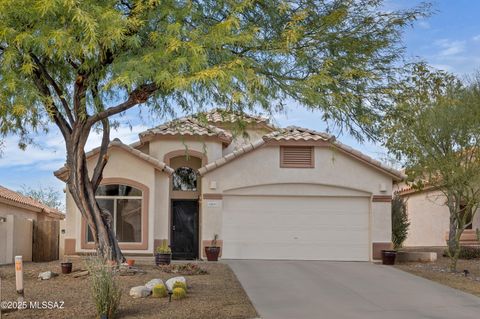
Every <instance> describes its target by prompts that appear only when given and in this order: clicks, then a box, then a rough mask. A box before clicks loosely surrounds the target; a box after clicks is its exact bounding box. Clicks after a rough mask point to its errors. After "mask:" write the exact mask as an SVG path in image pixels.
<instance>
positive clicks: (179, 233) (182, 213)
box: [171, 200, 198, 259]
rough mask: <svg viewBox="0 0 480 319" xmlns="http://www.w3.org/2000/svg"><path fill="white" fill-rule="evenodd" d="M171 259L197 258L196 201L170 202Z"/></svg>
mask: <svg viewBox="0 0 480 319" xmlns="http://www.w3.org/2000/svg"><path fill="white" fill-rule="evenodd" d="M171 229H172V237H171V238H172V240H171V246H172V258H173V259H196V258H198V201H196V200H172V228H171Z"/></svg>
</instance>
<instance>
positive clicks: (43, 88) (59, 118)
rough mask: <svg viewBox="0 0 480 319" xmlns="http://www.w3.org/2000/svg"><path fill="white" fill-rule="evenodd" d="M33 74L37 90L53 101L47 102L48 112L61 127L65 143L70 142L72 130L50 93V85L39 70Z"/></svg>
mask: <svg viewBox="0 0 480 319" xmlns="http://www.w3.org/2000/svg"><path fill="white" fill-rule="evenodd" d="M33 74H34V77H33V80H34V83H35V86H36V87H37V89H38V90H39V91H40V93H41V94H42V95H43V96H44V97H45V98H46V99H49V100H51V101H46V102H45V106H46V108H47V111H48V112H50V113H51V114H52V115H53V119H54V121H55V123H56V124H57V126H58V127H59V129H60V131H61V132H62V135H63V137H64V138H65V141H67V142H68V141H69V139H70V134H71V133H72V128H71V127H70V125H69V124H68V123H67V121H66V120H65V118H64V117H63V115H62V114H61V113H60V111H59V110H58V108H57V106H56V105H55V103H54V102H53V99H52V93H51V92H50V89H49V88H48V85H47V84H46V83H45V82H44V80H43V77H42V73H41V72H40V71H39V70H34V71H33Z"/></svg>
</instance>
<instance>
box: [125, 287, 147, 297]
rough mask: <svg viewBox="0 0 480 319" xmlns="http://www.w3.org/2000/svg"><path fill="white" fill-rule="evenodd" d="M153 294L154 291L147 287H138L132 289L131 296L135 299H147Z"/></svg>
mask: <svg viewBox="0 0 480 319" xmlns="http://www.w3.org/2000/svg"><path fill="white" fill-rule="evenodd" d="M151 292H152V290H151V289H149V288H147V287H145V286H137V287H132V288H131V289H130V296H132V297H133V298H145V297H148V296H150V293H151Z"/></svg>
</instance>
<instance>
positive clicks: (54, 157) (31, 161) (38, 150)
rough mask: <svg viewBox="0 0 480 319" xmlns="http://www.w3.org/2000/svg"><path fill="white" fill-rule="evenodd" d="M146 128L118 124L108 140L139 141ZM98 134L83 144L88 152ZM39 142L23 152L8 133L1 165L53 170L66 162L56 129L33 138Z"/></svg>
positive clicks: (62, 145) (60, 139) (1, 166)
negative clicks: (139, 135) (140, 134)
mask: <svg viewBox="0 0 480 319" xmlns="http://www.w3.org/2000/svg"><path fill="white" fill-rule="evenodd" d="M146 129H147V127H146V126H144V125H134V126H132V128H131V129H130V127H128V126H122V127H119V128H118V129H116V130H112V131H111V134H110V135H111V139H112V140H113V139H114V138H119V139H120V140H122V142H124V143H126V144H129V143H133V142H135V141H137V140H138V133H140V132H142V131H145V130H146ZM101 140H102V136H101V133H96V132H92V133H91V134H90V137H89V139H88V141H87V144H86V147H85V149H86V151H89V150H91V149H93V148H95V147H98V146H99V145H100V144H101ZM34 141H35V143H36V144H38V145H28V146H27V149H26V150H25V151H23V150H21V149H20V148H18V138H17V137H15V136H9V137H7V138H6V139H5V149H4V153H3V156H2V157H0V168H8V167H15V168H17V170H29V169H31V170H39V171H54V170H56V169H58V168H60V167H61V166H62V165H63V163H64V162H65V143H64V141H63V137H62V136H61V135H60V134H59V133H58V130H56V129H55V128H53V129H52V130H51V131H50V133H49V134H46V135H39V136H36V137H34Z"/></svg>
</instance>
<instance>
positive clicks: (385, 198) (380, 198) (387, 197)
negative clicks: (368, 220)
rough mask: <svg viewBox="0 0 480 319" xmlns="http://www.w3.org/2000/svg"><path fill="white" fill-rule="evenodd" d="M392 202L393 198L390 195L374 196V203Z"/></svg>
mask: <svg viewBox="0 0 480 319" xmlns="http://www.w3.org/2000/svg"><path fill="white" fill-rule="evenodd" d="M391 201H392V196H390V195H373V196H372V202H377V203H390V202H391Z"/></svg>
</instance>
